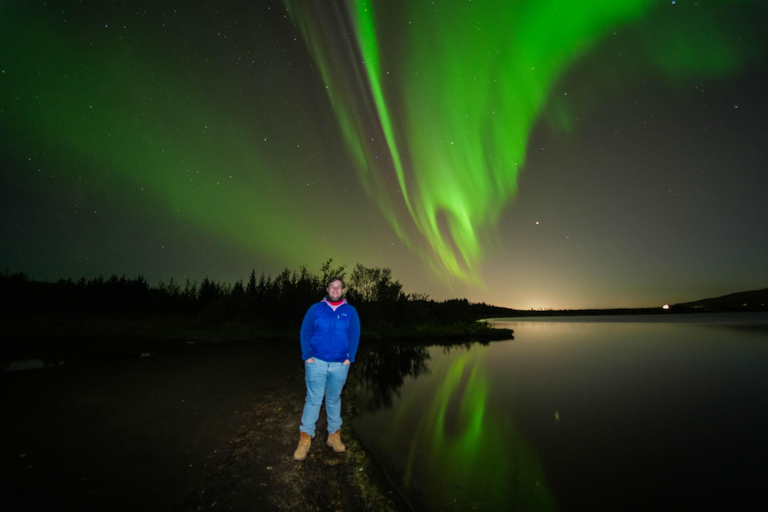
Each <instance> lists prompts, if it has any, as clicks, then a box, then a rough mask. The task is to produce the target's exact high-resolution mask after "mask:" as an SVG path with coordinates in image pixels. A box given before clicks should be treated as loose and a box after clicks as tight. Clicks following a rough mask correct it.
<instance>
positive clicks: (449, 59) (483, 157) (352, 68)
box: [285, 0, 764, 285]
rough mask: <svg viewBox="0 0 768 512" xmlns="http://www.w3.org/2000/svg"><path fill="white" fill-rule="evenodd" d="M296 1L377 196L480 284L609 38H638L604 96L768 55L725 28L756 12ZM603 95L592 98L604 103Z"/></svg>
mask: <svg viewBox="0 0 768 512" xmlns="http://www.w3.org/2000/svg"><path fill="white" fill-rule="evenodd" d="M285 2H286V5H287V7H288V10H289V13H290V15H291V17H292V19H293V20H294V22H295V23H296V25H297V26H298V27H299V30H300V31H301V33H302V34H303V37H304V39H305V41H306V43H307V46H308V49H309V51H310V54H311V55H312V56H313V57H314V58H315V60H316V62H317V64H318V66H319V68H320V72H321V74H322V77H323V80H324V81H325V84H326V86H327V90H328V95H329V98H330V101H331V103H332V105H333V108H334V111H335V113H336V116H337V119H338V122H339V125H340V127H341V130H342V132H343V134H344V137H345V141H346V145H347V147H348V150H349V153H350V154H351V155H352V159H353V161H354V162H355V166H356V171H357V172H358V175H359V176H360V179H361V181H362V183H363V184H364V187H365V188H366V190H367V192H368V194H369V195H370V196H371V197H372V198H373V199H375V200H376V202H377V204H378V205H379V207H380V208H381V210H382V212H383V213H384V215H385V216H386V217H387V219H388V220H389V222H390V224H391V225H392V226H393V228H394V230H395V231H396V232H397V234H398V235H399V236H400V238H401V239H402V240H403V242H404V243H406V245H408V246H409V247H411V248H412V249H413V250H416V251H417V252H419V253H420V254H421V256H422V257H423V258H424V259H425V261H426V262H428V263H429V264H430V265H431V266H432V268H433V269H434V270H435V271H437V272H438V274H441V275H443V276H444V277H446V278H450V277H455V278H459V279H461V280H464V281H466V282H469V283H472V284H477V285H481V284H482V278H481V276H480V263H481V262H482V257H483V246H482V244H481V241H482V240H484V239H486V238H488V237H490V236H491V235H492V231H493V229H492V228H493V226H494V225H495V223H496V222H497V220H498V219H499V216H500V215H501V214H502V212H503V210H504V208H505V206H506V205H507V204H508V203H509V201H510V200H511V199H512V198H513V197H514V196H515V194H516V192H517V180H518V174H519V172H520V170H521V169H522V167H523V165H524V163H525V160H526V146H527V144H528V140H529V137H530V134H531V131H532V129H533V127H534V126H535V123H536V122H537V120H538V119H539V118H540V117H542V116H545V117H546V118H548V119H550V120H552V121H554V123H555V125H556V127H557V128H559V129H561V130H565V131H566V132H568V131H571V130H572V129H573V124H574V116H575V114H574V113H573V112H574V110H576V108H577V107H576V106H574V105H569V104H567V103H565V102H564V101H563V100H562V99H557V100H556V101H552V100H553V99H554V98H553V95H552V91H553V89H554V88H555V86H556V85H557V84H558V82H559V80H561V79H563V77H564V76H565V74H566V71H567V70H568V68H569V67H570V66H572V65H573V64H574V63H575V62H578V61H579V60H583V59H584V58H585V56H587V55H588V54H589V53H590V52H593V53H594V52H595V51H596V49H597V48H599V44H600V43H601V41H604V40H606V36H608V35H612V36H613V35H615V34H616V31H617V30H619V29H622V30H623V31H624V32H625V33H628V34H629V35H630V36H632V37H631V41H630V42H629V43H627V44H628V46H625V47H624V48H623V49H622V50H623V51H624V52H625V57H624V58H623V59H622V60H621V61H620V62H621V63H623V64H624V67H622V66H617V65H616V62H609V63H605V68H603V69H599V74H598V76H602V77H603V79H604V81H605V83H604V84H603V88H604V87H605V86H608V87H611V86H613V87H619V88H620V87H621V84H622V83H624V81H626V80H627V79H632V78H633V77H634V78H637V75H642V71H641V70H646V72H647V70H652V72H653V73H654V75H655V76H658V78H659V79H662V78H664V79H668V81H669V83H671V84H672V85H673V86H674V85H677V84H679V83H681V81H683V80H685V79H689V78H692V77H694V78H711V77H713V76H718V75H724V74H727V73H732V72H734V71H736V70H738V69H740V68H741V67H742V66H743V65H744V64H745V63H746V62H747V61H749V60H750V59H751V57H753V56H754V54H755V53H757V51H758V49H759V48H761V47H763V46H764V44H761V43H756V42H757V41H759V40H760V39H759V35H757V34H744V33H743V32H739V29H738V28H737V26H736V25H732V26H731V25H729V24H728V23H723V20H728V19H733V18H734V11H736V12H738V13H739V14H738V15H736V16H737V17H738V16H739V15H741V16H744V15H745V14H744V13H745V12H748V11H749V10H750V9H757V8H759V5H757V4H756V3H755V2H749V1H746V2H738V1H719V2H717V1H710V2H707V1H704V2H699V3H697V4H695V5H694V6H686V8H685V9H684V6H683V5H675V4H676V2H672V3H671V4H670V2H660V1H657V0H628V1H616V0H530V1H526V0H514V1H507V2H490V1H474V2H473V1H468V0H442V1H438V2H433V1H420V0H414V1H408V2H401V3H399V4H398V5H397V6H393V5H392V3H391V2H374V1H372V0H349V1H343V0H336V1H331V2H328V1H326V0H285ZM679 3H680V4H682V3H683V2H679ZM700 4H701V5H700ZM742 7H743V8H744V9H742V10H741V11H738V9H739V8H742ZM670 9H678V11H680V14H676V13H674V12H672V13H670V12H669V10H670ZM662 10H664V12H662ZM332 27H335V29H334V28H332ZM611 67H613V68H618V69H613V70H612V72H610V71H609V69H610V68H611ZM593 78H594V77H593ZM598 85H599V84H596V83H594V82H590V83H589V85H588V86H587V87H584V94H582V95H581V97H582V101H583V98H585V97H587V99H589V98H588V97H589V96H590V95H591V96H593V99H592V101H593V102H596V101H600V95H601V93H600V89H599V88H598ZM548 102H549V103H550V105H549V106H548ZM582 108H583V107H582ZM420 241H421V243H420Z"/></svg>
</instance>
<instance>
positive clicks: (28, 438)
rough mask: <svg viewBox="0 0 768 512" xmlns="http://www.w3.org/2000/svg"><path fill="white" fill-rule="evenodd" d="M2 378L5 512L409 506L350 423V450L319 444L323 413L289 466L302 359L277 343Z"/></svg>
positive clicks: (0, 465) (345, 434)
mask: <svg viewBox="0 0 768 512" xmlns="http://www.w3.org/2000/svg"><path fill="white" fill-rule="evenodd" d="M147 355H148V354H145V356H147ZM353 371H354V367H353ZM350 378H352V373H351V377H350ZM0 384H1V387H0V397H2V404H3V409H4V416H5V418H6V419H4V420H3V422H2V427H1V428H2V431H1V432H0V434H1V435H2V443H1V445H0V446H1V448H0V470H1V471H2V474H3V475H5V476H4V477H3V478H2V479H0V480H1V481H0V511H3V512H5V511H37V510H41V511H42V510H46V511H56V510H82V511H87V510H94V511H96V510H99V511H101V510H116V511H117V510H126V511H129V510H130V511H135V510H149V511H152V510H167V511H197V510H230V511H245V510H249V511H252V510H263V511H287V510H297V511H326V510H328V511H337V510H338V511H347V510H349V511H351V510H355V511H357V510H372V511H373V510H375V511H400V510H409V506H408V504H407V503H406V502H405V501H404V500H403V499H402V498H401V497H400V496H399V494H398V493H397V492H396V491H395V489H394V487H393V486H391V485H390V484H389V482H388V481H387V479H386V477H385V475H384V474H383V473H382V472H381V470H380V469H379V468H378V466H377V465H376V463H375V461H374V460H373V459H372V458H371V456H370V455H369V454H368V453H367V452H366V451H365V449H364V448H363V447H362V446H360V444H359V443H357V442H356V440H355V439H354V437H353V435H352V432H351V428H350V426H349V423H350V422H347V423H346V424H345V426H344V427H343V429H342V439H343V441H344V443H345V444H346V446H347V451H346V452H344V453H342V454H336V453H334V452H333V451H332V450H331V449H330V448H328V447H327V446H326V445H325V425H324V414H321V421H320V423H319V424H318V435H317V437H316V438H315V440H314V441H313V444H312V448H311V450H310V452H309V455H308V457H307V459H306V460H305V461H303V462H297V461H294V460H293V451H294V449H295V448H296V444H297V442H298V425H299V419H300V417H301V409H302V407H303V396H304V383H303V365H302V364H301V361H300V357H299V355H298V351H297V348H296V347H293V346H288V345H287V344H285V343H269V342H250V343H235V344H229V345H224V346H215V347H207V348H194V349H192V350H187V351H184V352H181V353H172V354H162V355H156V356H155V355H149V356H148V357H130V358H128V357H123V358H115V359H110V360H105V361H90V362H86V363H75V364H71V365H64V366H57V367H51V368H43V369H36V370H23V371H12V372H11V371H6V372H2V375H0ZM344 407H345V411H346V410H347V404H346V403H345V405H344ZM344 414H345V418H346V415H347V413H346V412H345V413H344Z"/></svg>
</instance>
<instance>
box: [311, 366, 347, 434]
mask: <svg viewBox="0 0 768 512" xmlns="http://www.w3.org/2000/svg"><path fill="white" fill-rule="evenodd" d="M312 359H314V360H315V362H314V363H304V374H305V377H304V378H305V380H306V382H307V399H306V401H305V402H304V414H302V415H301V427H299V430H300V431H301V432H306V433H307V434H309V435H310V436H311V437H315V424H316V423H317V419H318V418H319V417H320V407H321V406H322V405H323V396H325V414H326V416H327V417H328V433H329V434H332V433H334V432H336V431H337V430H339V429H340V428H341V390H342V388H344V383H345V382H347V374H348V373H349V367H350V365H348V364H344V363H329V362H327V361H322V360H320V359H318V358H316V357H313V358H312Z"/></svg>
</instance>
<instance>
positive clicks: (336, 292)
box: [327, 281, 344, 302]
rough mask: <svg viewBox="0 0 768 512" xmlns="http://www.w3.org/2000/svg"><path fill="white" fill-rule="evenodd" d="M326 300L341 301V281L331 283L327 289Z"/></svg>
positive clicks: (342, 293)
mask: <svg viewBox="0 0 768 512" xmlns="http://www.w3.org/2000/svg"><path fill="white" fill-rule="evenodd" d="M327 291H328V298H329V299H331V300H332V301H333V302H336V301H338V300H341V296H342V295H344V285H342V284H341V281H331V283H330V284H329V285H328V288H327Z"/></svg>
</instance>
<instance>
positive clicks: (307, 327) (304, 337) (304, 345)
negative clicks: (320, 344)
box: [299, 304, 317, 361]
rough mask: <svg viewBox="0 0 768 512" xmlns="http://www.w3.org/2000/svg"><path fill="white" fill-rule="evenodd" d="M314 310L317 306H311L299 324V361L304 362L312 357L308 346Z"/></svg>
mask: <svg viewBox="0 0 768 512" xmlns="http://www.w3.org/2000/svg"><path fill="white" fill-rule="evenodd" d="M315 308H317V304H313V305H312V306H311V307H310V308H309V309H308V310H307V313H306V314H305V315H304V320H303V321H302V322H301V332H300V333H299V340H300V341H301V360H302V361H306V360H307V359H309V358H310V357H312V349H311V348H310V346H309V342H310V340H311V339H312V331H313V330H314V328H315Z"/></svg>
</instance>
